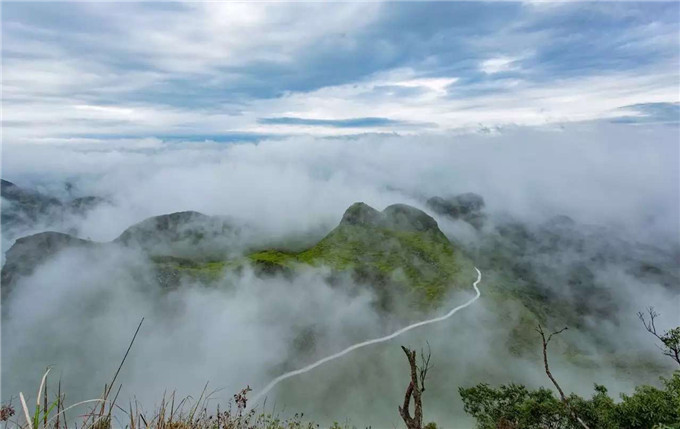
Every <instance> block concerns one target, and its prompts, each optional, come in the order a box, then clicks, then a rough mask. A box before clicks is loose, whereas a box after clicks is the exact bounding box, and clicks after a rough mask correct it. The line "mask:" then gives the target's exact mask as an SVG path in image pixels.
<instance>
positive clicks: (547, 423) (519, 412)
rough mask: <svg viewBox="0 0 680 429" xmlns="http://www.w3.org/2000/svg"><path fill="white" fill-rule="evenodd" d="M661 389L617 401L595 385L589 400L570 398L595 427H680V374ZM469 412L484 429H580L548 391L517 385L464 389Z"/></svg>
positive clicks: (646, 389)
mask: <svg viewBox="0 0 680 429" xmlns="http://www.w3.org/2000/svg"><path fill="white" fill-rule="evenodd" d="M661 380H662V384H663V387H662V388H656V387H653V386H647V385H644V386H638V387H637V388H636V389H635V392H634V393H633V394H632V395H621V400H620V401H619V402H615V401H614V399H612V398H611V397H610V396H609V395H608V393H607V389H606V388H605V387H604V386H600V385H595V393H594V394H593V396H592V397H591V398H590V399H584V398H582V397H580V396H577V395H574V394H572V395H570V396H569V404H570V406H571V407H572V408H573V409H574V411H575V412H576V414H577V415H578V416H580V417H581V418H582V419H583V420H584V421H585V422H586V423H587V424H588V426H589V427H591V428H597V429H619V428H628V429H651V428H656V429H662V428H673V429H675V428H680V371H676V372H675V373H674V374H673V376H672V377H670V378H668V379H666V378H662V379H661ZM459 392H460V395H461V397H462V399H463V404H464V407H465V411H466V412H467V413H468V414H470V415H471V416H473V417H474V418H475V419H476V420H477V428H479V429H500V428H502V429H519V428H522V429H546V428H550V429H577V428H579V429H580V428H581V426H580V425H579V424H578V423H577V422H576V421H574V420H573V419H572V418H571V417H570V414H569V412H568V410H567V408H566V407H565V406H564V404H563V403H562V402H561V401H560V400H559V399H558V398H556V397H555V396H554V395H553V392H552V391H551V390H549V389H546V388H543V387H541V388H539V389H537V390H529V389H527V388H526V387H525V386H522V385H517V384H509V385H502V386H500V387H498V388H493V387H491V386H489V385H488V384H484V383H483V384H478V385H476V386H474V387H470V388H460V389H459Z"/></svg>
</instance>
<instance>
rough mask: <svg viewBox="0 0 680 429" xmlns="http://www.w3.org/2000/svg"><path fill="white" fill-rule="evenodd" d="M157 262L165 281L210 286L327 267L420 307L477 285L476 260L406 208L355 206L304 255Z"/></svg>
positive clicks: (270, 252)
mask: <svg viewBox="0 0 680 429" xmlns="http://www.w3.org/2000/svg"><path fill="white" fill-rule="evenodd" d="M154 262H155V263H156V266H157V268H158V269H159V270H160V271H161V272H162V273H164V274H165V276H164V278H170V279H176V278H180V277H188V278H190V279H199V280H201V281H207V282H211V281H215V280H218V279H219V278H220V276H221V275H222V274H223V273H224V272H225V271H227V270H238V269H241V268H243V266H244V265H246V264H249V265H251V266H253V267H254V269H255V270H256V271H257V272H258V273H264V274H277V273H288V272H292V271H294V270H295V269H297V268H299V267H300V266H304V265H309V266H316V267H319V266H325V267H329V268H330V269H331V270H332V271H333V273H336V274H337V273H341V272H347V273H350V274H351V275H352V277H353V279H354V280H355V281H356V282H357V283H365V284H370V285H372V286H374V287H376V290H377V291H378V294H379V295H381V294H382V295H385V296H386V295H387V293H386V292H387V291H391V292H394V291H395V290H398V291H399V292H400V293H401V294H402V296H401V298H400V299H403V300H404V301H405V302H408V303H413V304H414V305H415V306H419V307H431V306H436V305H437V304H438V303H439V302H441V300H442V299H443V298H444V297H445V295H446V294H447V292H448V291H449V290H450V289H451V288H452V287H456V286H460V287H468V285H469V284H470V283H471V282H472V281H474V270H473V264H472V262H471V261H470V260H469V259H468V258H466V257H465V256H464V255H463V254H462V253H461V252H460V251H458V250H457V249H455V248H454V246H453V245H452V244H451V243H450V242H449V240H448V239H447V238H446V236H445V235H444V234H443V233H442V232H441V231H440V230H439V228H438V227H437V224H436V222H435V221H434V219H432V218H431V217H429V216H428V215H426V214H425V213H423V212H422V211H420V210H417V209H415V208H413V207H409V206H403V205H395V206H390V207H388V208H387V209H385V211H384V212H382V213H381V212H377V211H376V210H374V209H372V208H370V207H368V206H366V205H365V204H362V203H357V204H354V205H352V206H351V207H350V208H349V209H348V210H347V212H346V213H345V215H344V217H343V221H342V222H341V223H340V225H339V226H338V227H336V228H335V229H334V230H333V231H331V232H330V233H329V234H328V235H327V236H326V237H325V238H323V239H322V240H321V241H319V242H318V243H317V244H316V245H314V246H312V247H310V248H308V249H306V250H302V251H300V252H291V251H286V250H278V249H263V250H259V251H256V252H253V253H250V254H248V255H246V256H245V257H242V258H238V259H231V260H226V261H200V260H192V259H187V258H175V257H156V258H154Z"/></svg>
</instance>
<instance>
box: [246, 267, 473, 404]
mask: <svg viewBox="0 0 680 429" xmlns="http://www.w3.org/2000/svg"><path fill="white" fill-rule="evenodd" d="M475 271H477V280H475V282H474V283H473V284H472V287H473V288H475V292H477V294H476V295H475V296H474V298H472V299H470V300H469V301H467V302H466V303H464V304H461V305H459V306H458V307H456V308H454V309H452V310H451V311H449V312H448V313H446V314H445V315H443V316H440V317H435V318H434V319H429V320H423V321H422V322H416V323H414V324H412V325H408V326H406V327H405V328H401V329H400V330H398V331H396V332H393V333H392V334H390V335H387V336H385V337H380V338H374V339H372V340H368V341H364V342H361V343H357V344H354V345H352V346H349V347H347V348H346V349H345V350H343V351H341V352H338V353H336V354H334V355H330V356H327V357H325V358H323V359H320V360H318V361H316V362H314V363H312V364H310V365H307V366H306V367H304V368H300V369H296V370H295V371H290V372H287V373H285V374H282V375H279V376H278V377H276V378H275V379H273V380H272V381H271V382H270V383H269V384H268V385H267V386H266V387H265V388H264V389H262V390H261V391H259V392H258V393H257V395H255V396H253V399H251V400H250V401H249V402H251V403H252V404H256V403H257V401H258V400H259V399H260V398H262V397H263V396H264V395H266V394H267V393H269V391H270V390H272V389H273V388H274V387H275V386H276V385H277V384H279V383H280V382H282V381H283V380H285V379H287V378H291V377H295V376H296V375H300V374H304V373H305V372H309V371H311V370H313V369H314V368H316V367H317V366H320V365H323V364H324V363H326V362H330V361H332V360H335V359H338V358H340V357H342V356H344V355H346V354H348V353H350V352H353V351H354V350H357V349H360V348H362V347H366V346H370V345H373V344H378V343H384V342H385V341H389V340H391V339H393V338H395V337H398V336H399V335H401V334H403V333H404V332H408V331H410V330H411V329H415V328H419V327H421V326H425V325H429V324H432V323H437V322H441V321H444V320H446V319H448V318H449V317H451V316H453V315H454V314H456V313H457V312H458V311H459V310H462V309H464V308H465V307H468V306H469V305H470V304H472V303H473V302H475V301H477V299H478V298H479V295H480V292H479V289H478V288H477V284H478V283H479V282H480V281H481V280H482V272H481V271H479V269H478V268H477V267H475Z"/></svg>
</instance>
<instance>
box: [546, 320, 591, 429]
mask: <svg viewBox="0 0 680 429" xmlns="http://www.w3.org/2000/svg"><path fill="white" fill-rule="evenodd" d="M566 330H567V327H564V328H562V329H560V330H559V331H555V332H553V333H551V334H550V335H548V338H546V337H545V332H543V327H542V326H541V325H540V324H539V325H538V327H537V328H536V331H537V332H538V333H539V334H540V335H541V340H542V341H543V364H544V365H545V373H546V374H547V375H548V378H549V379H550V381H552V384H553V385H555V387H556V388H557V391H558V392H559V393H560V397H561V398H562V402H563V403H564V406H565V407H567V411H569V415H571V417H572V418H573V419H574V420H576V421H577V422H578V423H579V424H580V425H581V426H582V427H583V428H584V429H590V428H589V427H588V425H586V424H585V422H584V421H583V420H581V418H580V417H579V416H577V415H576V412H575V411H574V409H573V408H572V407H571V404H570V403H569V398H567V396H566V395H565V394H564V391H563V390H562V388H561V387H560V385H559V384H558V383H557V380H555V377H553V375H552V373H551V372H550V366H549V365H548V343H550V340H551V339H552V337H553V336H555V335H559V334H561V333H562V332H564V331H566Z"/></svg>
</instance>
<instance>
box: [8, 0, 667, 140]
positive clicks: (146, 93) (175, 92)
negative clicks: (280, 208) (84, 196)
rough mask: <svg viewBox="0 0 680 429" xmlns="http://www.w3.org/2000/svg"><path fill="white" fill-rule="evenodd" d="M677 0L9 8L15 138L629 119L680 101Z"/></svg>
mask: <svg viewBox="0 0 680 429" xmlns="http://www.w3.org/2000/svg"><path fill="white" fill-rule="evenodd" d="M678 7H680V6H678V4H677V3H674V2H668V3H649V4H639V3H606V4H603V3H598V4H592V3H581V2H574V3H560V4H535V3H521V4H520V3H493V4H491V3H483V2H463V3H460V2H453V3H446V2H438V3H422V2H419V3H392V4H384V3H338V4H302V3H289V4H284V3H273V4H261V3H259V4H241V3H184V4H182V3H173V4H171V5H168V4H158V3H145V4H133V3H129V4H121V5H115V6H113V5H109V4H106V3H99V2H96V3H69V4H68V5H57V4H50V3H41V4H25V3H9V4H7V5H6V7H5V8H4V9H3V16H2V23H3V26H2V27H3V30H2V31H3V40H4V43H3V61H4V64H3V70H4V73H3V106H4V107H5V109H4V112H5V115H4V116H5V117H4V138H5V141H7V142H12V143H18V142H40V141H46V140H47V141H51V140H54V139H57V140H61V141H64V140H69V139H73V138H86V137H105V138H107V139H110V138H120V137H136V138H146V137H154V136H155V137H161V138H166V139H167V138H173V137H175V138H176V137H183V138H185V139H186V138H192V139H194V140H196V139H198V140H202V139H205V138H206V137H207V138H212V139H215V140H219V139H226V140H233V139H234V138H238V137H242V138H246V139H247V138H251V139H258V138H262V137H267V136H272V135H278V136H281V135H283V136H286V135H299V134H313V135H339V134H355V133H359V132H367V131H371V132H393V131H396V132H399V133H401V134H404V133H419V132H422V131H424V130H429V131H432V128H434V129H436V130H437V131H438V132H440V133H446V132H449V131H451V130H454V129H460V128H464V129H476V128H479V127H480V126H481V127H493V126H497V125H507V124H524V125H527V124H534V125H535V124H546V123H561V122H570V121H581V120H592V119H603V118H605V119H606V118H619V117H623V116H625V112H624V111H623V110H621V108H622V107H625V106H631V105H642V104H650V103H657V104H658V103H671V104H672V103H677V102H678V101H679V99H678V91H677V88H678V84H679V78H678V74H677V66H678V61H679V58H680V55H679V54H678V49H677V37H676V36H677V33H678V31H680V28H679V27H678V25H679V24H678V21H677V19H676V18H677V15H678V13H680V11H679V10H678ZM518 100H521V102H517V101H518ZM647 113H650V112H649V111H648V112H647ZM361 118H363V119H361ZM663 118H664V119H663V120H665V121H668V120H670V121H671V122H677V119H678V118H677V115H674V117H671V118H670V119H669V118H668V116H667V115H664V116H663ZM480 124H481V125H480Z"/></svg>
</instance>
